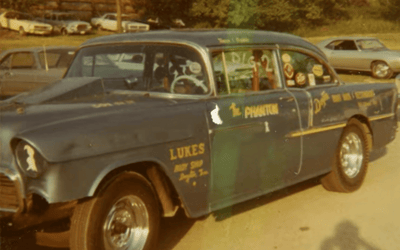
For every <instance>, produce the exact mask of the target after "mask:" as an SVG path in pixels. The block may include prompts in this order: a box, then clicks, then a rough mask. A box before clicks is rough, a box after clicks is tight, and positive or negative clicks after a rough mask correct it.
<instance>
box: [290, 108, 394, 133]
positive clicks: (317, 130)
mask: <svg viewBox="0 0 400 250" xmlns="http://www.w3.org/2000/svg"><path fill="white" fill-rule="evenodd" d="M393 116H394V113H391V114H385V115H377V116H373V117H370V118H369V120H370V121H376V120H381V119H385V118H389V117H393ZM346 125H347V124H346V123H341V124H336V125H332V126H326V127H322V128H311V129H308V130H305V131H295V132H292V133H290V134H288V135H287V137H298V136H301V135H309V134H315V133H320V132H325V131H329V130H333V129H338V128H344V127H346Z"/></svg>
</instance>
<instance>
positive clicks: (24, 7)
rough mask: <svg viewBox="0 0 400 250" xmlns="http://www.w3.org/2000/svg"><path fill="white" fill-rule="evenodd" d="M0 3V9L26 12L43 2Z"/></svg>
mask: <svg viewBox="0 0 400 250" xmlns="http://www.w3.org/2000/svg"><path fill="white" fill-rule="evenodd" d="M0 2H1V3H0V7H1V8H4V9H12V10H16V11H22V12H28V11H29V9H30V8H31V7H32V6H35V5H39V4H43V3H44V2H45V0H1V1H0Z"/></svg>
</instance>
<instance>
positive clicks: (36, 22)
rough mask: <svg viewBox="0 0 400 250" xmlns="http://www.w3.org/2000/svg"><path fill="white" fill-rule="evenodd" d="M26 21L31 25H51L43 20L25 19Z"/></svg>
mask: <svg viewBox="0 0 400 250" xmlns="http://www.w3.org/2000/svg"><path fill="white" fill-rule="evenodd" d="M24 22H25V23H27V24H31V25H40V26H49V27H51V25H50V24H47V23H42V22H38V21H31V20H25V21H24Z"/></svg>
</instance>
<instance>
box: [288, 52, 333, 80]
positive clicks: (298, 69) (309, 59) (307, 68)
mask: <svg viewBox="0 0 400 250" xmlns="http://www.w3.org/2000/svg"><path fill="white" fill-rule="evenodd" d="M281 57H282V58H281V61H282V68H283V73H284V75H285V83H286V86H287V87H288V88H305V87H309V86H318V85H325V84H332V83H335V80H336V79H335V78H334V75H333V74H332V73H331V72H330V71H329V68H328V67H327V66H326V65H325V64H323V63H322V60H321V59H318V58H317V57H314V56H311V55H308V54H304V53H301V52H298V51H289V50H283V51H281Z"/></svg>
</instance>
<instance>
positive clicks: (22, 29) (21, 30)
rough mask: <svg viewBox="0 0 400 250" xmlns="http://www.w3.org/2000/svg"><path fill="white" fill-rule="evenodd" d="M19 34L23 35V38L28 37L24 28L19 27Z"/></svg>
mask: <svg viewBox="0 0 400 250" xmlns="http://www.w3.org/2000/svg"><path fill="white" fill-rule="evenodd" d="M18 33H19V34H20V35H21V36H25V35H26V32H25V30H24V27H22V26H21V27H19V30H18Z"/></svg>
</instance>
